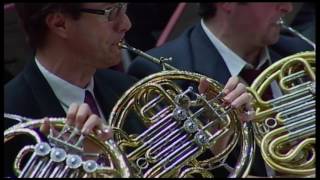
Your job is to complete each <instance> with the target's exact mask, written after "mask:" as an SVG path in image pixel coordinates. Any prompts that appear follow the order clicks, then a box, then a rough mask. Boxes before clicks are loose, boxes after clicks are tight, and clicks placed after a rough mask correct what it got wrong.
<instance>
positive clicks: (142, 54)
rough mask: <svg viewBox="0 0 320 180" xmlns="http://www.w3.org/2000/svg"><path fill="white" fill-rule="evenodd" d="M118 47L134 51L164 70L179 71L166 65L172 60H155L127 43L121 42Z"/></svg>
mask: <svg viewBox="0 0 320 180" xmlns="http://www.w3.org/2000/svg"><path fill="white" fill-rule="evenodd" d="M118 45H119V46H120V47H121V48H123V49H127V50H129V51H132V52H134V53H136V54H138V55H140V56H142V57H144V58H146V59H148V60H150V61H151V62H153V63H156V64H159V65H161V66H162V67H163V68H164V69H168V70H178V69H177V68H175V67H173V66H171V65H169V64H168V63H165V61H167V60H171V58H168V59H166V58H163V59H161V58H160V59H158V58H155V57H153V56H150V55H149V54H147V53H145V52H143V51H141V50H139V49H136V48H134V47H132V46H130V45H128V44H127V43H125V42H119V43H118Z"/></svg>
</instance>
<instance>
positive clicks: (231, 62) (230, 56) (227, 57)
mask: <svg viewBox="0 0 320 180" xmlns="http://www.w3.org/2000/svg"><path fill="white" fill-rule="evenodd" d="M201 27H202V28H203V30H204V32H205V34H206V35H207V36H208V38H209V39H210V41H211V42H212V44H213V45H214V46H215V47H216V48H217V50H218V52H219V54H220V55H221V56H222V59H223V60H224V62H225V64H226V65H227V68H228V70H229V72H230V74H231V76H239V74H240V72H241V71H242V69H243V68H248V69H256V70H258V69H260V68H261V67H262V66H263V65H264V64H265V63H268V65H270V64H272V62H271V58H270V54H269V50H268V48H267V47H266V48H264V51H263V52H262V53H261V55H260V57H259V63H258V66H257V67H255V68H254V66H253V65H251V64H249V63H247V62H246V61H245V60H243V59H242V58H241V57H240V56H239V55H237V54H236V53H235V52H234V51H232V50H231V49H230V48H229V47H228V46H227V45H225V44H224V43H223V42H222V41H220V40H219V39H218V38H217V37H216V36H215V35H214V34H213V33H212V32H211V31H210V30H209V29H208V27H207V26H206V24H205V23H204V21H203V19H201ZM240 78H241V77H240ZM241 80H242V81H243V82H245V80H243V79H242V78H241ZM271 90H272V94H273V97H279V96H282V93H281V90H280V88H279V85H278V83H277V82H275V81H273V82H272V83H271Z"/></svg>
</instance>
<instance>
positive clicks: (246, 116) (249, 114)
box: [238, 111, 256, 122]
mask: <svg viewBox="0 0 320 180" xmlns="http://www.w3.org/2000/svg"><path fill="white" fill-rule="evenodd" d="M255 115H256V113H255V111H246V112H243V113H241V114H240V115H238V117H239V119H240V121H241V122H249V121H252V120H254V118H255Z"/></svg>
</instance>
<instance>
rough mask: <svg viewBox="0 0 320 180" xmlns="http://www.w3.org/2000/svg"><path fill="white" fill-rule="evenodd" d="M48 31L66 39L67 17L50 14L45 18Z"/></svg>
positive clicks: (57, 13)
mask: <svg viewBox="0 0 320 180" xmlns="http://www.w3.org/2000/svg"><path fill="white" fill-rule="evenodd" d="M46 23H47V26H48V29H49V30H50V31H51V32H52V33H55V34H56V35H58V36H60V37H62V38H66V37H67V17H66V16H65V15H64V14H62V13H60V12H56V13H50V14H48V15H47V17H46Z"/></svg>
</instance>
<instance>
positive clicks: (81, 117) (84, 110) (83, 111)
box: [75, 103, 92, 130]
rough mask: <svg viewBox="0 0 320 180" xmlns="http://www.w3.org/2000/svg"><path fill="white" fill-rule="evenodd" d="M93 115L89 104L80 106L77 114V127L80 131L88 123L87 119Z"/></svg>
mask: <svg viewBox="0 0 320 180" xmlns="http://www.w3.org/2000/svg"><path fill="white" fill-rule="evenodd" d="M91 114H92V112H91V110H90V107H89V105H88V104H86V103H83V104H81V105H80V107H79V109H78V112H77V114H76V119H75V126H76V128H78V129H79V130H80V129H82V127H83V124H84V123H85V122H86V120H87V118H88V117H89V116H90V115H91Z"/></svg>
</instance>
